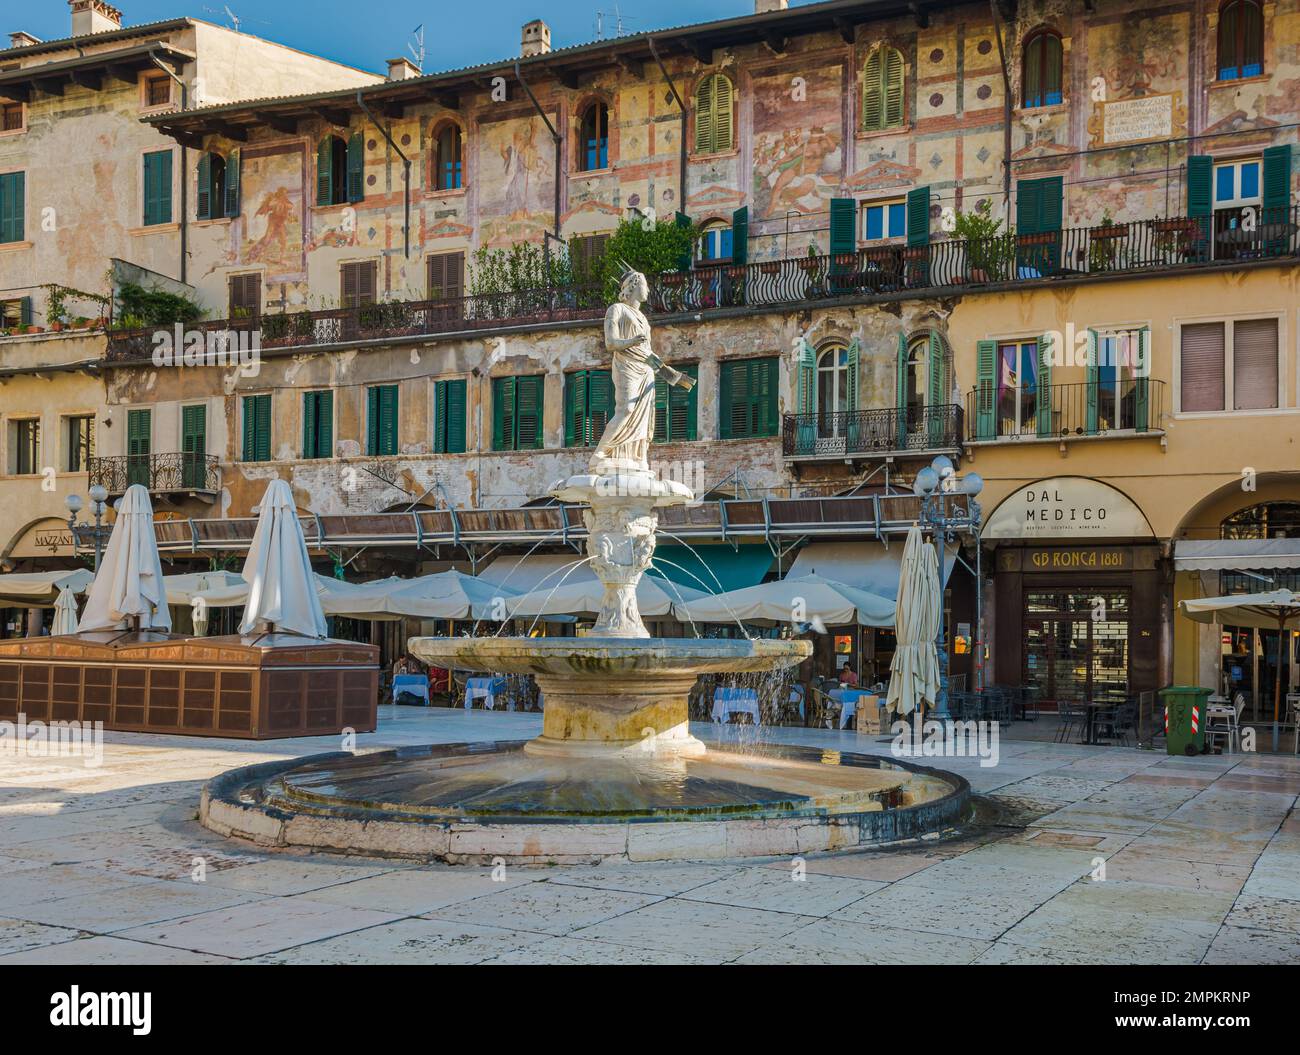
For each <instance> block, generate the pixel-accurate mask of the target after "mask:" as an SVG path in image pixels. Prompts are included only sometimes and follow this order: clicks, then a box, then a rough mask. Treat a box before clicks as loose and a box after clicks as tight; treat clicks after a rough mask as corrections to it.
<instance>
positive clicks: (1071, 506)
mask: <svg viewBox="0 0 1300 1055" xmlns="http://www.w3.org/2000/svg"><path fill="white" fill-rule="evenodd" d="M982 535H983V537H984V538H986V539H1049V538H1050V539H1062V538H1066V539H1080V538H1087V539H1094V538H1149V537H1150V535H1151V527H1150V525H1149V524H1148V523H1147V519H1146V517H1144V516H1143V515H1142V510H1140V509H1138V507H1137V506H1136V505H1134V504H1133V501H1132V499H1130V498H1129V497H1128V496H1127V495H1125V494H1123V493H1122V492H1120V491H1117V490H1115V488H1113V487H1111V486H1110V485H1109V484H1104V483H1101V482H1100V481H1098V480H1089V479H1087V478H1085V477H1082V476H1055V477H1052V478H1051V479H1048V480H1037V481H1035V482H1034V483H1032V484H1026V485H1025V486H1024V487H1021V488H1020V489H1018V490H1016V491H1013V492H1012V493H1011V494H1010V495H1009V496H1008V497H1007V498H1005V499H1003V501H1002V503H1001V504H1000V505H999V506H998V507H997V509H995V510H994V511H993V512H992V513H991V514H990V515H989V517H988V519H987V520H986V521H985V522H984V531H983V532H982Z"/></svg>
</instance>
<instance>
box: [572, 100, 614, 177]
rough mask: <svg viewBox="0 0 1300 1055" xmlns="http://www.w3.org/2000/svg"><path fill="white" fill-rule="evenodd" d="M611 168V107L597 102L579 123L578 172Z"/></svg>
mask: <svg viewBox="0 0 1300 1055" xmlns="http://www.w3.org/2000/svg"><path fill="white" fill-rule="evenodd" d="M603 168H609V107H607V106H606V105H605V104H604V103H600V102H595V103H592V104H591V105H590V106H588V107H587V108H586V109H585V110H583V111H582V118H581V120H580V121H579V123H578V171H580V172H592V171H595V170H596V169H603Z"/></svg>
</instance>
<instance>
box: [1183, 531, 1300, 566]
mask: <svg viewBox="0 0 1300 1055" xmlns="http://www.w3.org/2000/svg"><path fill="white" fill-rule="evenodd" d="M1174 568H1175V570H1177V571H1246V570H1250V571H1261V570H1264V569H1268V568H1300V538H1224V539H1179V540H1178V541H1177V542H1175V543H1174Z"/></svg>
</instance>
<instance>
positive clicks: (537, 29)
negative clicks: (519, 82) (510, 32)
mask: <svg viewBox="0 0 1300 1055" xmlns="http://www.w3.org/2000/svg"><path fill="white" fill-rule="evenodd" d="M550 50H551V27H550V26H548V25H547V24H546V23H545V22H543V21H542V20H541V19H540V18H535V19H533V20H532V21H531V22H525V23H524V36H523V40H522V41H521V42H520V47H519V54H520V55H522V56H523V57H524V58H527V57H528V56H529V55H545V54H546V53H547V52H548V51H550Z"/></svg>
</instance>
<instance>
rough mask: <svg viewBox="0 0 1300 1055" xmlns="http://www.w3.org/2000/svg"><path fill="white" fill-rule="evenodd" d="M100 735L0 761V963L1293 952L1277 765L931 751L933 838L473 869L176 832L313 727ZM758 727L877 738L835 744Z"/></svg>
mask: <svg viewBox="0 0 1300 1055" xmlns="http://www.w3.org/2000/svg"><path fill="white" fill-rule="evenodd" d="M1020 728H1024V727H1023V726H1021V727H1020ZM1031 729H1032V727H1031ZM539 731H540V716H537V715H525V714H508V713H506V714H501V713H485V712H481V711H472V712H464V711H450V710H444V709H438V708H433V709H430V710H423V709H419V708H394V707H381V708H380V728H379V731H378V732H377V733H375V734H373V735H367V736H362V737H360V738H359V741H358V746H359V747H361V748H375V747H393V746H401V745H404V744H421V743H436V742H453V741H464V740H471V741H472V740H494V739H524V738H528V737H531V736H535V735H536V734H537V733H538V732H539ZM694 731H695V732H696V733H697V734H698V735H700V736H702V737H705V738H708V737H710V736H714V735H717V734H716V732H715V730H714V729H713V728H712V727H709V726H700V727H698V728H696V729H695V730H694ZM105 735H106V744H105V751H104V760H103V765H102V767H100V768H86V767H85V766H84V765H83V763H82V762H81V760H80V759H58V760H51V759H42V758H26V757H16V756H14V755H12V754H10V755H0V962H3V963H60V964H81V963H224V962H235V961H243V962H257V963H357V962H366V961H375V962H386V963H391V962H398V963H506V962H511V963H524V962H526V963H578V962H581V963H719V962H722V963H879V964H894V963H900V964H901V963H1149V964H1163V963H1189V964H1194V963H1214V964H1237V963H1268V964H1281V963H1296V962H1300V815H1297V812H1296V808H1295V807H1296V796H1297V792H1300V758H1296V757H1293V756H1290V755H1279V756H1270V755H1229V756H1219V757H1214V756H1211V757H1203V758H1195V759H1183V758H1171V757H1169V756H1167V755H1165V754H1163V753H1155V752H1146V751H1137V750H1128V749H1123V748H1115V747H1101V748H1089V747H1082V746H1075V745H1058V744H1054V743H1051V742H1045V741H1042V740H1038V741H1034V740H1011V739H1007V738H1004V739H1003V740H1002V743H1001V751H1000V761H999V764H998V765H997V766H996V767H993V768H984V769H981V768H980V767H979V765H978V764H977V760H975V759H948V760H943V762H942V764H943V766H944V767H945V768H949V769H952V770H954V771H956V772H959V773H961V774H962V775H964V776H965V777H966V778H967V779H968V780H969V781H970V782H971V784H972V787H973V788H974V790H975V791H976V792H977V793H978V794H979V795H980V796H981V798H980V805H979V811H978V817H977V820H976V821H975V822H974V823H973V824H972V825H970V826H969V827H968V828H967V829H965V830H963V831H962V832H960V833H956V834H955V835H953V836H952V837H951V838H937V839H927V840H922V841H919V842H915V843H910V844H906V845H901V846H898V847H895V848H889V849H884V850H874V851H865V852H854V853H849V854H841V855H834V856H821V857H817V856H810V857H809V858H807V859H806V861H804V862H803V866H804V868H806V873H803V874H802V878H799V875H800V868H799V862H795V861H791V860H790V859H780V860H759V861H754V860H748V861H745V862H743V863H742V862H736V863H728V862H717V861H714V862H709V863H707V864H705V863H701V864H695V863H690V862H685V861H684V862H681V863H668V864H663V863H660V864H627V863H620V864H616V865H609V864H606V865H601V866H599V867H567V866H566V867H550V868H545V867H543V868H522V867H509V868H504V869H498V870H497V871H496V874H495V876H494V873H493V870H492V869H489V868H471V867H457V866H446V865H437V866H420V865H415V864H406V863H396V862H390V861H382V860H375V859H367V858H359V857H342V856H331V855H325V854H310V855H306V854H296V853H283V852H274V851H267V850H264V849H260V848H255V847H252V846H250V845H244V844H236V843H232V842H229V841H227V840H224V839H221V838H219V837H217V836H215V835H213V834H212V833H210V832H208V831H206V830H204V829H203V828H201V827H199V825H198V824H197V823H196V822H195V819H194V818H195V813H196V808H197V804H198V798H199V789H200V787H201V786H202V784H203V782H204V781H205V780H207V779H208V778H209V777H211V776H213V775H215V774H217V773H220V772H222V771H224V770H227V769H231V768H233V767H235V766H241V765H248V764H251V763H255V762H265V761H271V760H274V759H280V758H289V757H294V756H301V755H309V754H314V753H318V752H323V751H329V750H333V749H334V748H335V746H336V745H335V743H334V742H333V741H332V740H330V739H328V738H319V739H310V740H307V739H304V740H288V741H280V742H270V743H260V744H259V743H248V742H238V741H231V740H208V739H200V738H181V737H158V736H137V735H130V734H124V733H108V734H105ZM751 735H752V732H751ZM765 735H766V736H767V737H768V738H770V739H773V740H780V741H783V742H789V743H799V744H806V745H810V746H814V747H821V748H825V749H830V750H853V751H863V752H866V751H876V752H887V751H888V744H887V743H882V742H878V741H875V740H871V739H869V738H867V737H864V736H859V735H858V734H856V733H852V732H843V733H841V732H832V731H829V730H817V729H788V728H776V729H770V730H765ZM1031 735H1033V734H1032V732H1031ZM1103 869H1104V878H1094V876H1098V877H1100V876H1102V875H1103ZM197 876H201V881H195V879H196V877H197Z"/></svg>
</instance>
